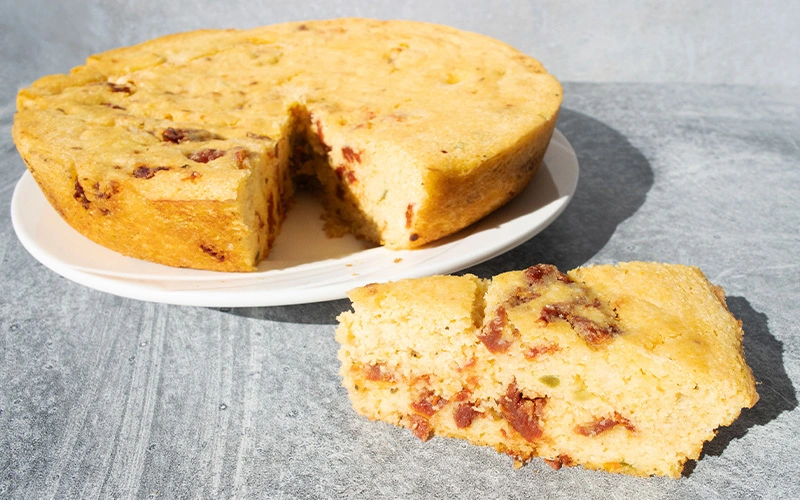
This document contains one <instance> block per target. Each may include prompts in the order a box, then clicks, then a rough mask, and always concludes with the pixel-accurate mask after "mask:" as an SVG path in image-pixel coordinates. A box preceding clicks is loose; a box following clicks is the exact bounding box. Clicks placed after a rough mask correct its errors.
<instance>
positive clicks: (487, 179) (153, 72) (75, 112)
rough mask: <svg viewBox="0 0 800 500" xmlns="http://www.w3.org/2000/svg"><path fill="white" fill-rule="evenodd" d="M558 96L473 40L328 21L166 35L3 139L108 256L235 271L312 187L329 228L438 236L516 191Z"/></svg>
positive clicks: (501, 49) (71, 81)
mask: <svg viewBox="0 0 800 500" xmlns="http://www.w3.org/2000/svg"><path fill="white" fill-rule="evenodd" d="M560 103H561V87H560V85H559V84H558V82H557V81H556V80H555V78H553V77H552V76H551V75H549V74H547V72H546V71H545V70H544V68H543V67H542V66H541V64H539V62H538V61H536V60H534V59H532V58H530V57H528V56H526V55H524V54H522V53H520V52H518V51H516V50H515V49H513V48H511V47H509V46H507V45H505V44H503V43H501V42H498V41H496V40H492V39H490V38H487V37H484V36H481V35H477V34H473V33H466V32H463V31H459V30H456V29H453V28H448V27H444V26H438V25H432V24H426V23H419V22H410V21H388V22H387V21H375V20H367V19H337V20H331V21H314V22H306V23H288V24H282V25H275V26H268V27H263V28H256V29H251V30H204V31H196V32H191V33H184V34H178V35H172V36H167V37H163V38H159V39H156V40H152V41H149V42H145V43H143V44H140V45H136V46H133V47H126V48H121V49H115V50H112V51H109V52H105V53H102V54H98V55H95V56H92V57H90V58H89V59H88V60H87V62H86V64H85V65H84V66H80V67H78V68H75V69H74V70H73V71H72V72H71V73H70V74H68V75H51V76H48V77H44V78H42V79H40V80H38V81H36V82H34V83H33V85H32V86H31V87H29V88H27V89H23V90H22V91H21V92H20V93H19V95H18V99H17V114H16V116H15V121H14V126H13V135H14V140H15V142H16V144H17V147H18V149H19V151H20V153H21V155H22V157H23V159H24V160H25V162H26V164H27V166H28V168H29V170H30V171H31V173H32V174H33V176H34V178H35V179H36V181H37V182H38V183H39V185H40V187H41V188H42V190H43V192H44V193H45V195H46V196H47V198H48V199H49V201H50V202H51V204H52V205H53V206H54V207H55V208H56V210H58V211H59V212H60V213H61V215H62V216H63V217H64V219H65V220H66V221H67V222H69V223H70V224H71V225H72V226H73V227H75V228H76V229H77V230H78V231H80V232H81V233H83V234H84V235H86V236H88V237H89V238H91V239H93V240H94V241H96V242H98V243H101V244H103V245H105V246H107V247H109V248H112V249H114V250H117V251H119V252H121V253H124V254H126V255H131V256H134V257H139V258H143V259H147V260H152V261H156V262H161V263H165V264H169V265H175V266H182V267H195V268H202V269H215V270H232V271H236V270H252V269H254V266H255V265H256V264H258V262H259V260H261V259H263V258H264V257H266V255H267V254H268V252H269V249H270V247H271V245H272V242H273V240H274V238H275V237H276V235H277V233H278V231H279V228H280V224H281V221H282V220H283V217H284V215H285V211H286V208H287V207H288V205H289V203H290V199H291V194H292V191H293V189H294V185H293V181H292V178H293V176H294V175H295V174H296V172H300V173H301V175H303V176H304V178H305V180H308V179H311V178H316V179H317V180H316V181H315V182H314V183H315V184H317V185H318V186H319V187H320V192H321V196H322V200H323V203H324V205H325V207H326V210H327V218H328V220H329V228H330V229H331V231H332V232H335V231H339V232H341V231H342V230H347V231H350V232H353V233H355V234H357V235H359V236H361V237H364V238H367V239H369V240H372V241H374V242H376V243H379V244H383V245H386V246H388V247H391V248H413V247H416V246H420V245H423V244H425V243H427V242H430V241H434V240H436V239H438V238H441V237H443V236H446V235H448V234H451V233H453V232H455V231H457V230H459V229H461V228H463V227H465V226H467V225H468V224H470V223H472V222H474V221H475V220H478V219H479V218H481V217H483V216H484V215H486V214H487V213H489V212H491V211H493V210H495V209H496V208H497V207H499V206H501V205H502V204H504V203H505V202H506V201H508V200H509V199H510V198H511V197H513V196H515V195H516V194H517V193H519V191H520V190H521V189H522V188H523V187H524V186H525V185H526V184H527V182H528V181H529V180H530V179H531V178H532V176H533V174H534V173H535V171H536V168H537V167H538V165H539V163H540V162H541V159H542V157H543V155H544V152H545V150H546V147H547V144H548V142H549V139H550V136H551V134H552V131H553V128H554V126H555V121H556V118H557V114H558V109H559V106H560Z"/></svg>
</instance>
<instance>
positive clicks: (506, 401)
mask: <svg viewBox="0 0 800 500" xmlns="http://www.w3.org/2000/svg"><path fill="white" fill-rule="evenodd" d="M498 403H499V404H500V411H501V413H502V415H503V418H505V419H506V421H508V423H509V424H511V427H512V428H513V429H514V430H515V431H517V432H518V433H519V434H520V435H521V436H522V437H523V438H524V439H525V440H526V441H528V442H533V441H536V440H537V439H539V438H540V437H542V425H543V423H542V413H543V412H544V407H545V405H546V404H547V398H533V399H531V398H527V397H525V396H523V395H522V391H520V390H519V388H518V387H517V382H516V381H514V382H512V383H510V384H508V390H507V391H506V395H505V396H503V397H502V398H501V399H500V401H499V402H498Z"/></svg>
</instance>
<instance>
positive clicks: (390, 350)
mask: <svg viewBox="0 0 800 500" xmlns="http://www.w3.org/2000/svg"><path fill="white" fill-rule="evenodd" d="M349 296H350V299H351V301H352V303H353V311H347V312H344V313H342V314H341V315H340V316H339V322H340V323H339V327H338V328H337V330H336V340H337V341H338V342H339V344H340V346H341V347H340V350H339V359H340V361H341V363H342V366H341V373H340V374H341V376H342V378H343V384H344V386H345V387H346V388H347V391H348V394H349V397H350V400H351V402H352V404H353V408H354V409H355V411H356V412H357V413H359V414H361V415H363V416H366V417H368V418H370V419H373V420H380V421H384V422H388V423H391V424H394V425H398V426H402V427H406V428H409V429H410V430H411V431H412V432H413V433H414V434H415V435H416V436H417V437H419V438H420V439H422V440H427V439H428V438H429V437H431V436H433V435H440V436H447V437H455V438H461V439H466V440H468V441H470V442H472V443H474V444H477V445H483V446H489V447H492V448H494V449H496V450H497V451H499V452H501V453H506V454H508V455H510V456H512V457H513V458H514V459H515V461H517V462H519V463H522V462H525V461H528V460H530V459H531V458H533V457H541V458H543V459H544V460H545V461H546V462H547V463H548V464H550V465H551V466H552V467H554V468H559V467H561V466H562V465H582V466H583V467H584V468H587V469H601V470H606V471H610V472H620V473H625V474H631V475H640V476H649V475H662V476H668V477H673V478H677V477H679V476H680V474H681V472H682V470H683V466H684V464H685V463H686V461H687V460H690V459H697V458H698V457H699V455H700V453H701V451H702V447H703V444H704V443H705V442H706V441H708V440H710V439H712V438H713V437H714V436H715V434H716V429H717V428H718V427H721V426H725V425H729V424H731V423H732V422H733V421H734V420H735V419H736V418H737V417H738V415H739V414H740V412H741V409H742V408H749V407H752V406H753V405H754V404H755V403H756V401H757V400H758V394H757V392H756V390H755V382H754V378H753V375H752V372H751V370H750V368H749V367H748V366H747V364H746V362H745V360H744V353H743V349H742V335H743V332H742V330H741V324H740V322H738V321H737V320H736V319H735V318H734V317H733V316H732V315H731V314H730V312H729V311H728V309H727V307H726V305H725V300H724V293H723V292H722V290H721V289H720V288H718V287H715V286H714V285H712V284H710V283H709V282H708V281H707V280H706V278H705V276H704V275H703V274H702V272H700V270H698V269H697V268H694V267H688V266H680V265H669V264H656V263H642V262H630V263H622V264H619V265H617V266H610V265H607V266H593V267H586V268H578V269H575V270H573V271H570V272H568V273H566V274H564V273H561V272H559V271H558V270H557V269H556V268H555V267H553V266H546V265H538V266H533V267H531V268H528V269H527V270H525V271H515V272H510V273H504V274H501V275H498V276H495V277H494V278H492V279H491V280H482V279H479V278H477V277H475V276H471V275H465V276H435V277H429V278H419V279H412V280H403V281H398V282H394V283H384V284H373V285H368V286H366V287H362V288H358V289H355V290H353V291H351V292H350V294H349Z"/></svg>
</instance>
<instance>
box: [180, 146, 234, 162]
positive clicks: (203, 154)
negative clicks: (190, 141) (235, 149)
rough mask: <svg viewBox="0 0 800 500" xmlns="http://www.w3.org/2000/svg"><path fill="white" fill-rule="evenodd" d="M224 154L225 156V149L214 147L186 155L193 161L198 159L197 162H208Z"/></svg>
mask: <svg viewBox="0 0 800 500" xmlns="http://www.w3.org/2000/svg"><path fill="white" fill-rule="evenodd" d="M223 156H225V151H223V150H221V149H213V148H206V149H201V150H199V151H195V152H194V153H189V154H188V155H186V157H187V158H189V159H190V160H192V161H196V162H197V163H208V162H210V161H214V160H216V159H217V158H222V157H223Z"/></svg>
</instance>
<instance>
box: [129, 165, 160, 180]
mask: <svg viewBox="0 0 800 500" xmlns="http://www.w3.org/2000/svg"><path fill="white" fill-rule="evenodd" d="M162 170H169V167H148V166H145V165H140V166H138V167H136V168H135V169H133V176H134V177H136V178H137V179H152V178H153V177H155V175H156V173H158V172H160V171H162Z"/></svg>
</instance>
